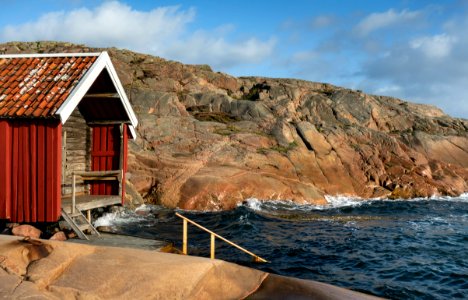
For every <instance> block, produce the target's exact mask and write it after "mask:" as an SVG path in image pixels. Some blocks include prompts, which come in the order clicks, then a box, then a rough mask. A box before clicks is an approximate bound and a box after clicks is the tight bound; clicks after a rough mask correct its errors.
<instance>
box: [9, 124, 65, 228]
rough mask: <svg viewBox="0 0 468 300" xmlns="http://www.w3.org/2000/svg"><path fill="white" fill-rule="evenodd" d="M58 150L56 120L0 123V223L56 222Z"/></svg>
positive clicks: (59, 163)
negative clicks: (0, 221)
mask: <svg viewBox="0 0 468 300" xmlns="http://www.w3.org/2000/svg"><path fill="white" fill-rule="evenodd" d="M61 146H62V124H61V123H60V121H59V120H26V119H24V120H6V119H0V219H9V220H10V221H11V222H55V221H57V220H58V219H59V217H60V206H61V190H60V185H61V171H62V170H61V164H62V151H61Z"/></svg>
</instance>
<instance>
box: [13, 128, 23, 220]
mask: <svg viewBox="0 0 468 300" xmlns="http://www.w3.org/2000/svg"><path fill="white" fill-rule="evenodd" d="M12 129H13V136H12V138H13V141H12V142H13V151H12V155H11V156H12V157H13V159H12V166H11V170H12V172H11V173H12V176H11V177H12V180H11V181H12V182H11V183H12V185H11V200H13V201H12V203H11V219H12V220H17V219H18V182H19V181H20V180H21V179H20V178H19V177H18V162H19V158H18V153H19V135H18V131H19V130H18V126H17V123H16V122H13V128H12ZM13 222H14V221H13Z"/></svg>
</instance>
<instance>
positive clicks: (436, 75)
mask: <svg viewBox="0 0 468 300" xmlns="http://www.w3.org/2000/svg"><path fill="white" fill-rule="evenodd" d="M0 5H1V7H2V9H1V11H0V42H8V41H39V40H56V41H67V42H74V43H80V44H86V45H88V46H91V47H117V48H125V49H130V50H133V51H137V52H141V53H147V54H152V55H156V56H160V57H163V58H166V59H170V60H176V61H180V62H183V63H190V64H209V65H210V66H211V67H212V68H213V70H215V71H220V72H224V73H228V74H231V75H234V76H265V77H281V78H299V79H305V80H311V81H317V82H327V83H331V84H334V85H338V86H343V87H347V88H351V89H359V90H362V91H364V92H366V93H370V94H377V95H386V96H394V97H398V98H401V99H403V100H406V101H411V102H416V103H426V104H431V105H435V106H437V107H439V108H441V109H442V110H443V111H444V112H446V113H447V114H449V115H451V116H454V117H462V118H466V119H468V93H467V89H468V0H445V1H431V0H419V1H417V0H391V1H390V0H388V1H387V0H379V1H376V0H341V1H338V0H327V1H319V0H290V1H280V0H269V1H261V0H257V1H256V0H250V1H246V0H236V1H230V0H224V1H214V0H212V1H209V0H205V1H203V0H200V1H185V0H180V1H169V0H163V1H157V0H153V1H149V0H147V1H143V0H142V1H138V0H135V1H128V0H119V1H98V0H93V1H91V0H68V1H67V0H62V1H56V0H31V1H26V0H25V1H19V0H18V1H12V0H0Z"/></svg>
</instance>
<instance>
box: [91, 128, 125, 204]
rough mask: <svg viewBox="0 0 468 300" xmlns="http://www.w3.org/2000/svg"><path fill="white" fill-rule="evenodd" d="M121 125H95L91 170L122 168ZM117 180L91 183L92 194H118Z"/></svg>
mask: <svg viewBox="0 0 468 300" xmlns="http://www.w3.org/2000/svg"><path fill="white" fill-rule="evenodd" d="M119 164H120V127H119V125H96V126H93V143H92V150H91V170H93V171H110V170H119V169H120V166H119ZM118 194H119V184H118V182H116V181H107V182H106V181H98V182H94V183H92V184H91V195H118Z"/></svg>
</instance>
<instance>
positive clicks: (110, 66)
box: [102, 52, 138, 127]
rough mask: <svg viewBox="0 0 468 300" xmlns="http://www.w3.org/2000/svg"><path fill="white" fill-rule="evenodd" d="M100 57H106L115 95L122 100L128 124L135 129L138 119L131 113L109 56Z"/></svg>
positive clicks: (105, 54) (128, 102)
mask: <svg viewBox="0 0 468 300" xmlns="http://www.w3.org/2000/svg"><path fill="white" fill-rule="evenodd" d="M102 55H103V56H105V57H106V60H105V62H106V67H107V71H108V72H109V75H110V77H111V79H112V82H113V83H114V85H115V87H116V89H117V93H118V94H119V96H120V99H121V100H122V104H123V106H124V108H125V111H126V112H127V115H128V117H129V119H130V122H131V123H132V126H133V127H137V125H138V119H137V117H136V115H135V112H134V111H133V108H132V106H131V105H130V101H129V100H128V98H127V94H126V93H125V89H124V87H123V86H122V83H121V82H120V79H119V77H118V76H117V71H116V70H115V68H114V65H113V64H112V61H111V59H110V57H109V54H108V53H107V52H103V53H102Z"/></svg>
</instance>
